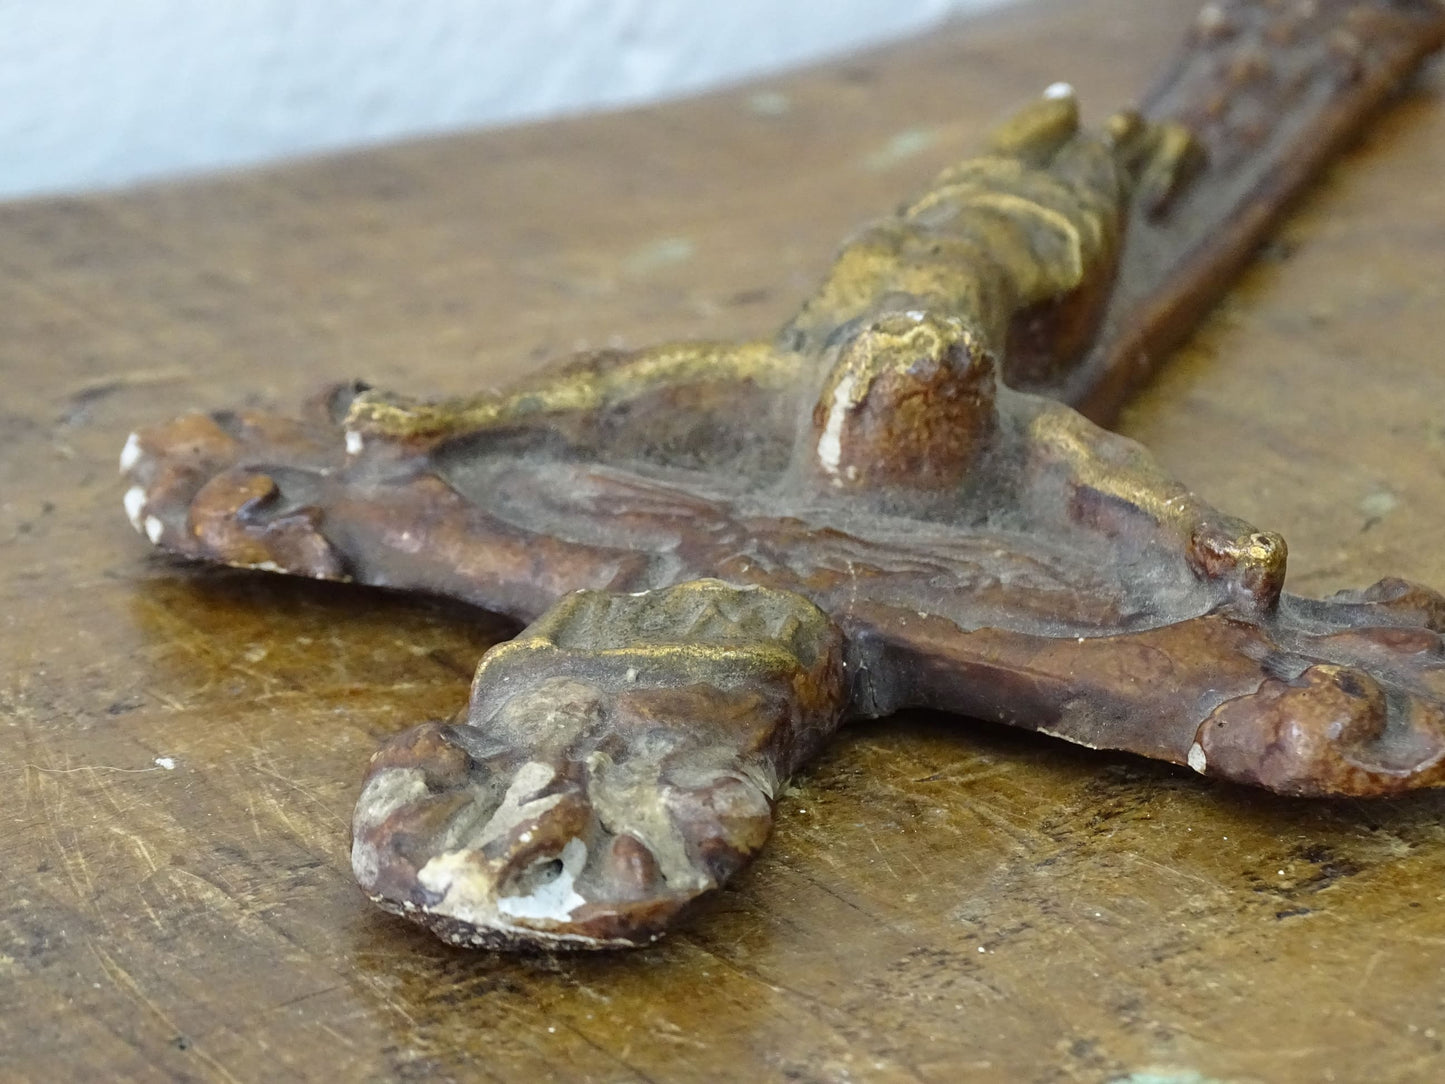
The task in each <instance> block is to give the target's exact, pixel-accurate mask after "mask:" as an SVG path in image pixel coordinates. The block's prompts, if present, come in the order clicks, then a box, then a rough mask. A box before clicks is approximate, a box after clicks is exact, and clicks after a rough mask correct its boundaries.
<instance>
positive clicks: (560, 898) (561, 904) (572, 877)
mask: <svg viewBox="0 0 1445 1084" xmlns="http://www.w3.org/2000/svg"><path fill="white" fill-rule="evenodd" d="M561 862H562V868H561V869H560V870H559V871H558V873H557V875H556V876H555V877H553V878H552V879H551V880H549V881H545V882H543V883H541V884H538V885H537V886H536V887H534V888H533V889H532V890H531V891H530V892H528V893H527V894H526V895H523V896H500V897H498V899H497V911H498V913H499V914H503V915H508V916H510V917H512V918H545V919H551V920H552V921H553V922H566V921H567V919H569V918H571V917H572V912H573V911H575V910H576V909H577V908H578V907H580V906H582V904H584V903H586V902H587V901H586V900H585V899H583V898H582V897H581V896H580V895H578V894H577V890H576V889H575V888H574V885H575V884H576V883H577V875H578V874H579V873H581V872H582V867H583V866H584V865H586V864H587V844H585V843H583V842H582V841H581V840H580V839H569V840H568V841H567V844H566V846H564V847H563V848H562V855H561Z"/></svg>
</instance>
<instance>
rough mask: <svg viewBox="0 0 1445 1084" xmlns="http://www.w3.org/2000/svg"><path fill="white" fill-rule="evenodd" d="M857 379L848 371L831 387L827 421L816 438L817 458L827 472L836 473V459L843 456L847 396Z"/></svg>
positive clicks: (851, 391) (851, 392)
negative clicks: (831, 394) (821, 433)
mask: <svg viewBox="0 0 1445 1084" xmlns="http://www.w3.org/2000/svg"><path fill="white" fill-rule="evenodd" d="M857 379H858V378H857V377H856V376H854V375H853V374H852V373H849V374H848V375H847V376H845V377H843V379H842V380H840V381H838V386H837V387H836V388H834V389H833V401H832V402H831V403H829V404H828V421H827V422H826V423H825V424H824V426H823V435H822V436H821V437H819V438H818V460H819V462H821V463H822V464H823V468H824V469H825V470H826V471H828V473H829V474H837V473H838V461H839V460H840V459H842V458H843V422H844V421H845V420H846V419H847V417H848V408H849V403H848V397H849V396H850V395H852V394H853V385H854V384H855V383H856V382H857Z"/></svg>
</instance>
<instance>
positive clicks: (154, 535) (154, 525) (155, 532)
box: [146, 516, 166, 545]
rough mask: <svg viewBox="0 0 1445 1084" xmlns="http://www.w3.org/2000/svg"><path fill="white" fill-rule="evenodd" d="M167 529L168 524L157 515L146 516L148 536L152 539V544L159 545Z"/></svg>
mask: <svg viewBox="0 0 1445 1084" xmlns="http://www.w3.org/2000/svg"><path fill="white" fill-rule="evenodd" d="M165 529H166V525H165V524H164V523H162V522H161V521H160V520H159V519H157V518H156V517H155V516H146V537H147V538H149V539H150V540H151V545H157V544H158V543H159V542H160V540H161V535H162V534H164V533H165Z"/></svg>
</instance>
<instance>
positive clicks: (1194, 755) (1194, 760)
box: [1189, 742, 1229, 839]
mask: <svg viewBox="0 0 1445 1084" xmlns="http://www.w3.org/2000/svg"><path fill="white" fill-rule="evenodd" d="M1189 766H1190V767H1191V768H1193V769H1194V770H1195V771H1196V772H1198V773H1199V774H1200V775H1203V774H1204V769H1205V768H1207V767H1209V759H1208V758H1207V757H1206V756H1205V755H1204V746H1202V745H1200V744H1199V743H1198V742H1195V743H1194V744H1193V745H1191V746H1190V747H1189ZM1224 838H1225V839H1228V838H1229V837H1228V836H1225V837H1224Z"/></svg>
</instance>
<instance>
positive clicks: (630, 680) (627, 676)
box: [622, 666, 637, 685]
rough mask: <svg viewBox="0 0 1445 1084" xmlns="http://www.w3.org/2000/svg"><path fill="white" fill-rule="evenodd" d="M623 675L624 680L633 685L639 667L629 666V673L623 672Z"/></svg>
mask: <svg viewBox="0 0 1445 1084" xmlns="http://www.w3.org/2000/svg"><path fill="white" fill-rule="evenodd" d="M622 677H623V680H624V681H626V682H627V683H628V684H629V685H631V684H632V683H633V682H634V681H636V680H637V667H635V666H629V667H628V668H627V673H625V674H623V675H622Z"/></svg>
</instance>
